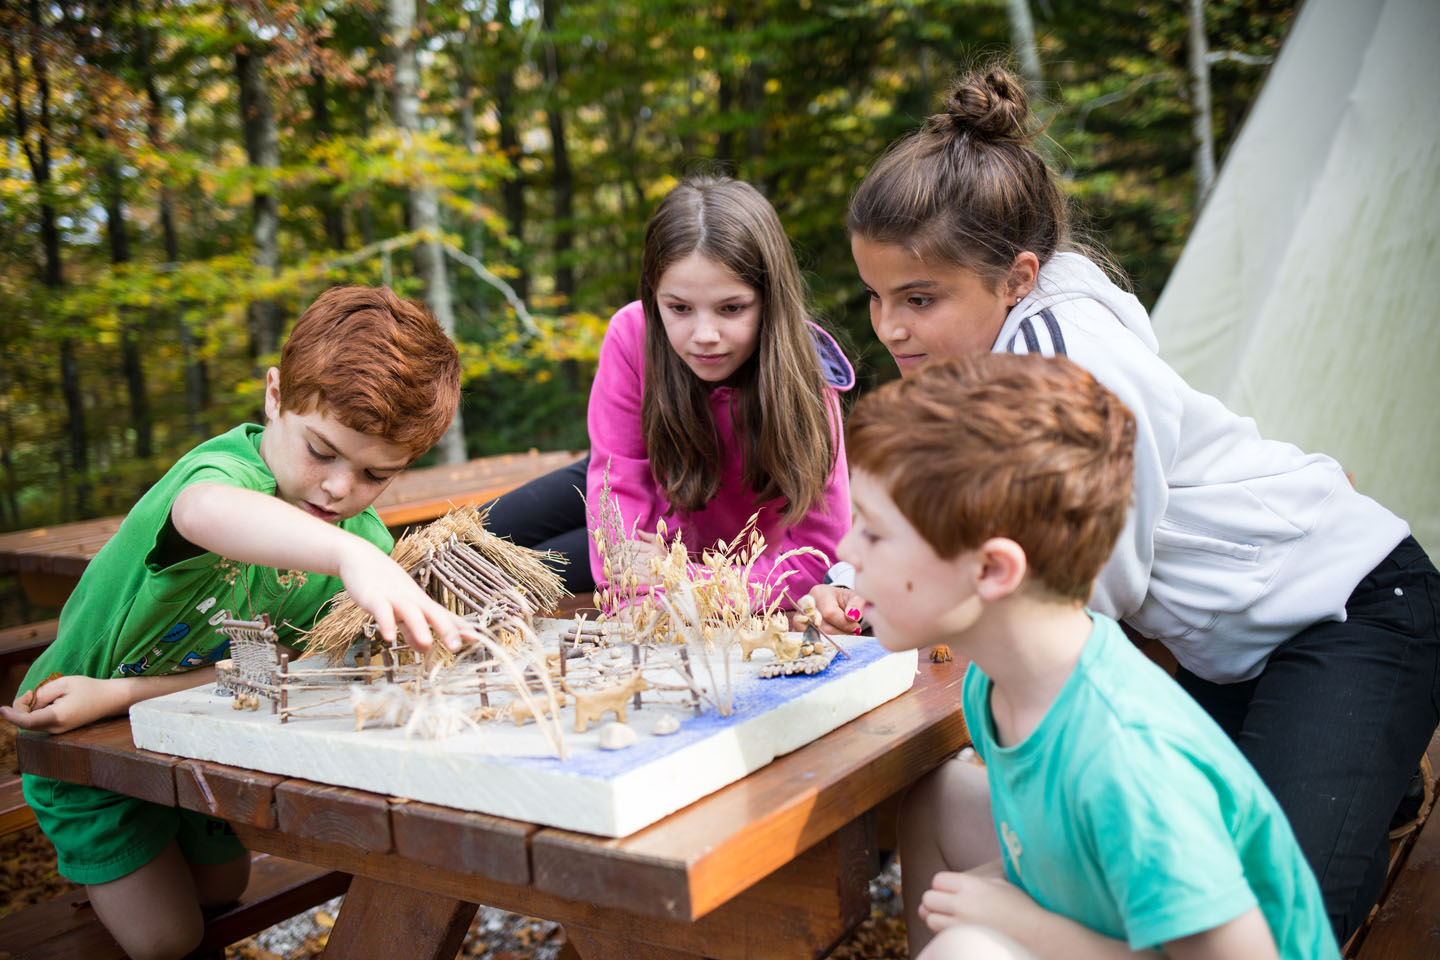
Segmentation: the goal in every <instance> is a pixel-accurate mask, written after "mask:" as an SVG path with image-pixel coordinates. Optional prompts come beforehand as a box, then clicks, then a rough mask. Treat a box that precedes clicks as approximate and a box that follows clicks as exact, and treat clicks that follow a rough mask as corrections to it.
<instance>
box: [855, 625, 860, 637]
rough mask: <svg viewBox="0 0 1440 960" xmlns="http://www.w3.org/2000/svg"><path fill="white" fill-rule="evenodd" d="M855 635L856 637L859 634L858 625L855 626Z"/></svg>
mask: <svg viewBox="0 0 1440 960" xmlns="http://www.w3.org/2000/svg"><path fill="white" fill-rule="evenodd" d="M855 636H857V637H858V636H860V628H859V627H856V628H855Z"/></svg>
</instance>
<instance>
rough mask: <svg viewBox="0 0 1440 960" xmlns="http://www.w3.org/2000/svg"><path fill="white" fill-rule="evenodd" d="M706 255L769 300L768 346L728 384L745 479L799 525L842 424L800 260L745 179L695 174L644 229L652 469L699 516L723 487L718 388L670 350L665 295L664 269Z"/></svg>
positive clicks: (764, 340)
mask: <svg viewBox="0 0 1440 960" xmlns="http://www.w3.org/2000/svg"><path fill="white" fill-rule="evenodd" d="M696 252H698V253H700V254H702V255H703V256H705V257H707V258H709V259H711V260H713V261H715V262H716V263H718V264H720V265H722V266H724V267H725V268H726V269H727V270H729V271H730V272H731V273H733V274H734V275H735V276H736V277H737V278H738V279H739V280H740V281H742V282H743V283H745V284H746V285H747V286H749V287H750V288H752V289H753V290H755V292H756V293H757V294H759V297H760V334H759V343H758V344H757V345H756V347H755V353H754V355H753V356H751V357H750V359H749V360H747V361H745V363H744V365H742V366H741V368H740V369H739V370H738V371H736V372H735V374H734V376H733V377H732V378H731V379H730V381H729V385H730V386H732V387H734V394H733V397H734V400H733V403H734V422H735V436H736V438H737V440H738V441H739V442H740V444H741V464H742V479H743V481H744V483H745V485H746V487H747V488H748V489H750V490H752V491H753V492H754V493H755V500H756V503H760V502H763V501H766V500H773V499H775V498H777V497H784V498H785V500H786V501H787V503H786V505H785V508H784V510H783V511H782V514H781V516H782V517H783V518H784V520H785V522H787V523H795V522H796V521H798V520H799V519H800V518H801V517H803V516H804V515H805V514H806V512H808V511H809V510H810V508H811V507H812V506H813V505H814V504H815V503H816V502H817V501H819V500H820V499H821V497H822V495H823V493H824V490H825V484H826V481H827V479H828V478H829V476H830V471H831V469H832V468H833V467H834V465H835V456H836V445H837V440H836V437H837V435H838V432H839V424H838V423H834V422H832V420H831V412H830V409H829V406H828V402H827V396H828V394H827V389H826V384H825V379H824V376H823V374H822V373H821V370H820V361H819V359H818V358H817V357H816V355H815V347H814V344H813V342H812V341H811V339H810V332H809V329H808V328H807V326H806V320H807V313H806V308H805V285H804V283H803V281H802V280H801V278H800V268H799V266H798V265H797V264H796V263H795V253H794V251H793V250H792V249H791V248H790V241H789V239H788V238H786V236H785V231H784V230H783V229H782V228H781V226H780V218H779V217H778V216H777V215H776V214H775V209H774V208H773V207H771V206H770V203H769V202H768V201H767V200H766V199H765V198H764V197H762V196H761V195H760V192H759V191H758V190H756V189H755V188H754V187H752V186H750V185H749V184H747V183H742V182H740V181H738V180H731V179H729V178H725V177H691V178H689V179H686V180H685V181H683V182H682V183H681V184H680V185H679V186H677V187H676V188H675V189H673V190H671V191H670V193H669V194H667V195H666V197H665V199H664V200H662V201H661V203H660V206H659V208H658V209H656V211H655V214H654V216H652V217H651V218H650V222H649V224H647V225H646V227H645V253H644V258H643V260H642V262H641V268H640V301H641V303H642V304H643V305H644V307H645V396H644V400H643V402H642V405H641V419H642V422H643V426H644V430H645V448H646V451H647V453H648V455H649V457H650V471H651V473H652V474H653V475H654V477H655V481H656V482H657V483H659V484H660V485H661V486H662V487H664V489H665V493H666V496H667V497H669V499H670V502H671V504H672V505H673V506H674V507H675V508H677V509H679V510H684V511H688V512H693V511H696V510H700V509H701V508H703V507H704V506H705V504H707V503H709V502H710V501H711V500H713V499H714V498H715V494H716V493H717V492H718V490H719V487H720V471H719V465H720V463H721V462H722V451H721V450H720V449H719V438H718V436H717V434H716V429H715V421H714V418H713V416H712V414H711V409H710V387H709V386H708V385H707V384H705V383H704V382H702V381H701V380H700V378H699V377H697V376H695V374H694V373H693V372H692V371H691V370H690V368H689V367H687V366H686V365H685V363H684V361H683V360H681V359H680V357H679V356H677V355H676V353H675V351H674V350H673V349H671V347H670V342H669V340H668V339H667V338H666V336H665V325H664V323H663V321H662V320H661V319H660V310H659V306H658V305H657V303H656V295H655V290H656V287H657V286H658V285H659V283H660V278H661V276H663V275H664V273H665V271H666V270H667V269H669V267H670V266H671V265H672V264H674V263H677V262H679V261H681V260H683V259H685V258H686V257H688V256H690V255H691V254H692V253H696ZM836 415H837V416H838V411H837V413H836Z"/></svg>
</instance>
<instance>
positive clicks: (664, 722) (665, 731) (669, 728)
mask: <svg viewBox="0 0 1440 960" xmlns="http://www.w3.org/2000/svg"><path fill="white" fill-rule="evenodd" d="M679 729H680V721H679V720H676V719H675V718H674V717H673V716H671V715H670V714H668V713H662V714H661V715H660V719H659V720H656V721H655V726H654V727H652V728H651V729H650V732H651V733H653V734H655V735H656V736H659V737H663V736H667V735H669V734H672V733H674V732H675V731H676V730H679Z"/></svg>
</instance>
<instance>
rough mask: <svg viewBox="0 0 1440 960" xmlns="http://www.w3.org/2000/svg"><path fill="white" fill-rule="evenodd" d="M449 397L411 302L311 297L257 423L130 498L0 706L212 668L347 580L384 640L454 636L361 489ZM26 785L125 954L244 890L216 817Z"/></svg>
mask: <svg viewBox="0 0 1440 960" xmlns="http://www.w3.org/2000/svg"><path fill="white" fill-rule="evenodd" d="M459 396H460V364H459V357H458V355H457V354H456V350H455V345H454V344H453V343H451V342H450V339H449V337H447V336H446V335H445V333H444V331H443V330H441V329H440V327H439V325H438V324H436V322H435V320H434V318H433V317H431V316H430V314H429V312H428V311H426V309H425V308H424V307H422V306H420V305H419V304H416V303H414V302H411V301H408V300H402V299H400V298H399V297H397V296H396V295H395V294H394V293H393V292H391V291H390V289H389V288H387V287H374V288H371V287H337V288H334V289H331V290H328V291H326V292H325V293H323V294H321V295H320V297H319V298H318V299H316V301H315V302H314V303H313V304H312V305H311V306H310V308H309V309H308V310H306V311H305V314H304V315H303V316H302V317H301V318H300V319H299V321H298V322H297V323H296V324H295V328H294V330H293V331H292V332H291V334H290V338H289V340H288V341H286V344H285V347H284V349H283V351H282V352H281V354H280V366H279V368H278V369H277V368H274V367H272V368H270V370H269V371H268V373H267V374H266V377H265V426H264V427H261V426H258V425H255V424H244V425H241V426H238V427H236V428H235V429H233V430H231V431H229V432H228V433H225V434H222V435H221V436H218V437H215V438H214V439H211V440H208V441H206V442H205V443H202V444H200V445H199V446H198V447H196V448H195V449H193V450H191V451H190V452H189V453H187V454H185V456H183V457H181V458H180V460H179V461H178V462H177V463H176V464H175V465H174V466H173V467H172V468H171V469H170V470H169V471H168V472H167V473H166V474H165V475H164V476H163V477H162V478H161V479H160V481H159V482H158V483H156V484H155V486H154V487H152V488H151V489H150V490H149V492H147V493H146V494H145V495H144V496H143V497H142V498H141V499H140V501H139V502H138V503H136V504H135V506H134V508H133V509H132V510H131V511H130V513H129V514H128V515H127V516H126V518H125V520H124V522H123V523H122V524H121V525H120V529H119V530H118V531H116V533H115V536H114V537H113V538H111V540H110V541H109V543H107V544H106V545H105V547H104V548H103V549H102V550H101V551H100V553H99V554H98V555H97V556H96V557H95V559H94V560H92V561H91V563H90V565H89V566H88V567H87V568H86V570H85V574H84V576H83V577H81V579H80V583H79V585H78V586H77V587H76V589H75V592H74V593H73V594H71V596H70V599H69V600H68V601H67V602H66V604H65V607H64V609H63V610H62V611H61V614H60V630H59V635H58V636H57V638H56V640H55V642H54V643H53V644H51V645H50V647H49V648H48V649H47V650H46V651H45V653H44V654H43V655H41V657H40V659H39V660H37V661H36V662H35V665H34V666H33V667H31V669H30V671H29V673H28V674H27V676H26V677H25V682H24V684H23V685H22V686H21V691H22V692H21V694H20V696H19V697H18V698H17V699H16V701H15V706H14V707H0V715H3V717H4V718H5V719H6V720H8V721H10V722H11V723H14V724H16V725H17V726H20V727H25V728H28V729H32V730H44V731H48V732H51V733H58V732H61V731H64V730H70V729H73V728H75V727H78V726H81V725H82V724H86V723H90V722H92V721H94V720H98V719H100V718H102V717H108V716H113V715H116V714H122V713H124V712H125V711H126V710H128V709H129V707H130V705H131V704H133V703H136V702H138V701H140V700H145V699H148V698H150V697H155V696H159V695H161V694H165V693H170V692H172V691H175V690H180V689H184V688H187V687H193V686H198V685H200V684H203V683H207V682H210V681H212V680H213V679H214V666H213V664H214V663H215V662H216V661H217V660H219V659H221V658H223V657H224V656H225V653H226V651H227V649H228V645H227V644H228V642H227V641H226V638H225V637H224V636H223V635H221V634H219V633H217V632H216V629H215V624H217V623H218V622H219V620H220V619H221V618H222V617H223V616H226V615H230V616H238V617H240V618H247V619H248V618H251V617H254V616H257V615H259V614H260V613H269V614H272V615H273V614H276V613H278V614H279V616H278V617H274V619H277V620H279V623H278V634H279V637H280V639H281V641H282V642H285V643H288V644H295V643H297V642H299V631H301V630H304V629H306V628H308V627H310V626H311V625H312V624H313V622H314V621H315V619H316V618H317V616H318V614H319V612H320V610H321V608H322V606H323V605H324V604H325V603H326V602H327V601H329V600H330V598H331V597H333V596H334V595H335V594H336V593H338V592H339V591H340V590H341V589H342V588H343V589H345V590H348V591H349V592H350V596H351V597H352V598H354V600H355V602H356V603H358V604H359V605H360V606H361V607H363V608H364V609H365V610H367V611H368V612H369V613H370V614H371V615H373V616H374V617H375V621H376V624H377V625H378V627H379V630H380V633H381V634H382V635H383V636H384V637H386V638H387V639H393V638H394V637H395V635H396V630H397V627H398V628H400V629H403V631H404V635H405V638H406V639H407V641H409V642H410V644H411V645H413V646H415V647H418V648H420V649H424V648H426V647H428V646H429V644H430V642H431V634H432V631H433V633H434V635H435V636H437V637H438V638H439V639H440V641H441V642H443V643H444V644H445V645H446V646H447V647H451V648H454V647H456V646H458V643H459V639H460V633H461V632H462V630H465V627H464V625H463V624H462V623H461V621H460V620H459V619H458V618H457V617H456V616H455V615H454V614H452V613H450V612H448V611H447V610H446V609H445V608H444V607H443V606H441V605H440V604H438V603H436V602H434V601H433V600H431V599H430V598H429V597H428V596H426V595H425V593H424V591H422V590H421V589H420V587H419V585H418V584H416V583H415V581H414V580H413V579H411V577H410V576H409V574H407V573H406V572H405V570H404V569H402V568H401V567H400V566H399V564H397V563H396V562H395V561H394V560H392V559H391V558H390V556H389V551H390V549H391V547H392V546H393V545H394V542H393V540H392V539H391V537H390V534H389V532H388V531H387V530H386V529H385V525H384V524H383V523H381V521H380V518H379V516H378V515H377V514H376V513H375V511H374V509H373V508H372V507H371V504H372V503H373V502H374V500H375V498H376V497H377V496H379V494H380V492H381V491H382V490H384V489H385V488H386V486H388V485H389V483H390V481H391V480H392V479H394V477H395V476H396V475H397V474H399V473H400V471H401V470H403V469H405V467H406V466H408V465H409V464H410V463H411V462H412V461H414V460H415V458H417V457H418V456H420V455H421V454H422V453H424V452H425V451H426V450H427V449H429V448H430V447H431V446H432V445H433V444H434V443H435V441H436V440H438V439H439V438H440V436H441V434H443V433H444V432H445V429H446V428H447V427H448V426H449V424H450V421H451V419H452V418H453V417H454V415H455V408H456V405H457V403H458V402H459ZM300 571H306V574H301V573H300ZM53 674H60V675H61V676H60V677H59V678H58V679H55V680H51V681H49V682H46V683H43V685H41V686H39V687H38V689H37V685H39V684H41V683H42V681H43V678H45V677H49V676H52V675H53ZM24 789H25V798H26V800H27V801H28V802H29V804H30V806H31V808H32V809H33V810H34V811H35V818H36V820H37V821H38V822H39V824H40V827H41V829H43V830H44V831H45V833H46V835H48V836H49V837H50V839H51V840H52V841H53V842H54V844H55V849H56V851H57V853H58V855H59V867H60V873H61V874H62V875H64V876H65V877H67V878H69V879H70V880H73V881H75V882H77V883H83V884H85V885H86V887H87V890H88V893H89V896H90V902H91V904H92V905H93V906H94V908H95V912H96V913H97V914H98V915H99V917H100V919H101V921H102V922H103V923H104V924H105V926H106V927H107V928H108V929H109V930H110V932H111V934H113V935H114V937H115V939H116V940H117V941H118V942H119V944H120V945H121V946H122V947H123V948H124V949H125V951H126V953H128V954H129V955H130V956H132V957H179V956H183V955H184V954H186V953H188V952H189V951H190V950H191V949H193V948H194V947H195V946H196V945H197V944H198V943H199V941H200V937H201V934H202V933H203V930H204V921H203V918H202V915H201V909H202V908H203V907H207V906H212V905H217V904H221V903H225V902H228V901H230V900H233V899H235V897H237V896H239V894H240V893H241V891H242V890H244V888H245V884H246V882H247V880H248V877H249V869H250V860H249V857H248V856H247V855H246V853H245V850H244V849H243V848H242V847H241V846H240V843H239V841H238V840H236V838H235V835H234V833H233V832H231V831H230V829H229V827H228V825H227V824H225V823H224V822H223V821H220V820H215V819H213V818H210V817H205V816H202V815H200V814H198V813H193V812H191V811H186V810H181V809H179V808H176V807H167V806H159V805H156V804H152V803H147V802H145V801H142V800H137V799H135V798H133V797H127V796H122V795H120V794H116V793H111V792H109V791H105V790H98V789H94V788H91V787H82V786H78V785H75V784H70V783H65V782H62V781H58V780H49V779H46V778H43V777H34V776H29V775H27V776H26V777H25V778H24Z"/></svg>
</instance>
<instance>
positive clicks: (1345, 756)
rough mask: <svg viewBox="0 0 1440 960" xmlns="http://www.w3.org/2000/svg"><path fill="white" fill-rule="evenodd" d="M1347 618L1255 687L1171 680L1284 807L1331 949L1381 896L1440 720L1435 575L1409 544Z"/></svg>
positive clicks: (1303, 639) (1280, 650)
mask: <svg viewBox="0 0 1440 960" xmlns="http://www.w3.org/2000/svg"><path fill="white" fill-rule="evenodd" d="M1345 609H1346V615H1347V619H1346V620H1345V622H1344V623H1337V622H1334V621H1328V622H1324V623H1316V624H1313V625H1311V626H1310V627H1307V628H1306V629H1304V630H1302V631H1300V632H1299V633H1297V634H1296V635H1295V636H1293V637H1291V638H1290V639H1289V640H1287V641H1285V642H1284V643H1282V644H1281V645H1280V646H1279V647H1277V648H1276V650H1275V652H1274V653H1272V654H1271V655H1270V659H1269V661H1268V662H1267V663H1266V665H1265V669H1264V671H1263V672H1262V673H1261V674H1260V675H1259V676H1258V677H1256V678H1255V679H1253V680H1247V681H1245V682H1243V683H1232V684H1216V683H1210V682H1209V681H1206V680H1202V679H1200V678H1199V677H1197V676H1195V675H1194V674H1192V673H1190V672H1189V671H1187V670H1185V669H1184V668H1183V667H1182V668H1181V669H1180V670H1179V671H1178V672H1177V674H1176V679H1177V680H1178V681H1179V682H1180V685H1181V686H1183V687H1184V688H1185V689H1186V690H1187V691H1189V693H1190V695H1191V696H1193V697H1194V698H1195V699H1196V701H1198V702H1199V703H1200V705H1201V706H1202V707H1204V708H1205V710H1206V711H1207V712H1208V713H1209V714H1210V715H1211V716H1212V717H1214V718H1215V720H1216V721H1217V722H1218V723H1219V724H1220V726H1221V727H1222V728H1224V730H1225V732H1226V733H1227V734H1229V735H1230V737H1231V739H1233V740H1234V741H1235V743H1236V745H1237V746H1239V748H1240V750H1241V752H1242V753H1244V754H1245V756H1246V757H1247V758H1248V759H1249V760H1250V762H1251V764H1253V765H1254V767H1255V769H1256V770H1257V771H1258V772H1259V774H1260V777H1261V779H1263V780H1264V781H1265V784H1266V786H1268V787H1269V788H1270V790H1271V791H1272V792H1273V793H1274V794H1275V797H1276V799H1277V800H1279V801H1280V806H1281V807H1282V808H1284V810H1285V813H1286V816H1288V817H1289V819H1290V825H1291V826H1292V827H1293V828H1294V830H1295V836H1296V838H1297V839H1298V840H1299V841H1300V848H1301V849H1302V850H1303V851H1304V853H1305V857H1306V859H1307V860H1309V862H1310V866H1311V867H1313V868H1314V870H1315V876H1316V877H1317V878H1318V879H1319V881H1320V889H1321V891H1322V892H1323V893H1324V895H1325V909H1326V911H1327V912H1328V913H1329V915H1330V922H1331V924H1332V925H1333V926H1334V928H1335V935H1336V938H1337V939H1338V940H1339V941H1340V942H1341V943H1344V942H1345V939H1346V938H1347V937H1348V936H1350V934H1351V933H1352V932H1354V930H1355V929H1356V928H1357V927H1358V926H1359V925H1360V923H1361V922H1362V921H1364V919H1365V916H1366V914H1367V913H1368V912H1369V910H1370V908H1371V906H1373V905H1374V903H1375V900H1376V898H1377V897H1378V896H1379V895H1380V888H1381V886H1382V885H1383V883H1384V880H1385V871H1386V867H1387V864H1388V862H1389V842H1388V833H1389V827H1390V817H1391V814H1393V813H1394V812H1395V808H1396V806H1397V805H1398V804H1399V802H1400V797H1401V795H1402V794H1403V793H1404V792H1405V788H1406V786H1407V785H1408V784H1409V782H1410V778H1411V776H1412V774H1413V773H1414V772H1415V768H1416V764H1417V763H1418V762H1419V760H1420V757H1421V755H1422V754H1423V753H1424V752H1425V747H1426V745H1427V744H1428V743H1429V741H1430V737H1431V735H1432V734H1433V733H1434V730H1435V727H1436V724H1437V721H1440V636H1437V626H1436V623H1437V610H1440V574H1437V573H1436V570H1435V566H1434V564H1432V563H1431V562H1430V559H1429V558H1428V557H1427V556H1426V555H1425V551H1424V550H1423V549H1422V548H1421V547H1420V544H1418V543H1416V542H1415V539H1414V538H1413V537H1407V538H1406V539H1405V540H1403V541H1402V542H1401V543H1400V545H1399V546H1397V547H1396V548H1395V549H1394V551H1392V552H1391V554H1390V555H1389V556H1388V557H1386V558H1385V559H1384V560H1383V561H1381V563H1380V565H1379V566H1377V567H1376V568H1375V569H1374V570H1372V571H1371V572H1370V575H1369V576H1367V577H1366V578H1365V579H1364V580H1362V581H1360V584H1359V585H1358V586H1357V587H1356V588H1355V591H1354V593H1352V594H1351V595H1350V599H1349V601H1347V603H1346V605H1345Z"/></svg>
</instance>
